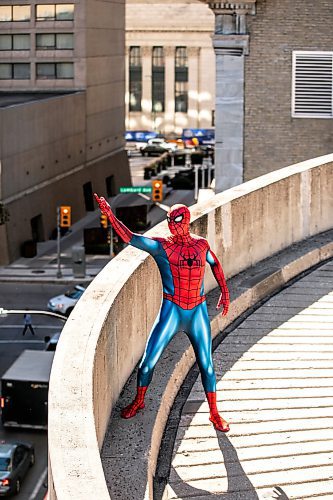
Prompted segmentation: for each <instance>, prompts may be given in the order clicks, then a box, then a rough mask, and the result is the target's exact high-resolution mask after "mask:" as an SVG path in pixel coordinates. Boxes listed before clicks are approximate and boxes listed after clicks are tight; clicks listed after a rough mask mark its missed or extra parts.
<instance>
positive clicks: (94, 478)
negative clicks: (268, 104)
mask: <svg viewBox="0 0 333 500" xmlns="http://www.w3.org/2000/svg"><path fill="white" fill-rule="evenodd" d="M332 184H333V155H328V156H326V157H321V158H317V159H314V160H309V161H307V162H303V163H300V164H298V165H293V166H291V167H287V168H285V169H281V170H279V171H276V172H272V173H271V174H267V175H265V176H262V177H260V178H258V179H254V180H252V181H250V182H247V183H245V184H242V185H241V186H237V187H235V188H232V189H230V190H228V191H225V192H223V193H220V194H218V195H216V196H215V197H214V198H213V199H211V200H209V201H208V202H206V203H204V204H202V205H200V206H199V205H196V206H194V207H192V209H191V213H192V219H193V223H192V231H193V232H195V233H197V234H200V235H202V236H205V237H207V238H208V240H209V242H210V244H211V247H212V248H213V249H214V251H215V252H216V253H217V255H218V257H219V258H220V259H221V260H222V262H223V266H224V269H225V272H226V276H227V277H228V278H230V277H232V276H235V275H237V274H239V273H241V272H242V271H244V270H245V269H248V268H250V267H252V266H254V265H255V264H256V263H258V262H260V261H262V260H263V259H265V258H267V257H269V256H271V255H273V254H275V253H277V252H279V251H281V250H282V249H284V248H287V247H289V246H290V245H292V244H294V243H295V242H299V241H301V240H304V239H306V238H308V237H311V236H313V235H316V234H318V233H321V232H323V231H327V230H328V229H330V228H331V227H332V216H331V214H332V213H333V199H332V191H333V186H332ZM148 234H154V235H161V236H163V235H165V234H167V227H166V224H165V223H162V224H160V225H159V226H158V227H157V228H154V229H153V230H151V231H149V233H148ZM325 251H326V252H329V250H328V249H326V250H325ZM302 265H303V266H304V265H305V263H304V262H303V264H300V266H302ZM285 272H286V273H287V274H288V272H289V273H292V272H293V271H292V270H289V271H288V270H286V271H285ZM286 276H287V275H286ZM207 278H208V279H207V282H206V290H207V291H209V290H211V289H213V287H214V286H215V283H214V280H213V276H212V274H211V273H210V274H208V276H207ZM279 279H280V278H279V276H278V275H277V276H275V280H276V281H277V282H278V280H279ZM262 286H263V285H262ZM264 289H265V287H263V290H264ZM256 293H257V294H259V291H257V292H256ZM160 297H161V287H160V279H159V276H158V270H157V267H156V266H155V264H154V262H153V261H152V259H151V258H150V257H147V256H146V255H145V254H144V253H143V252H139V251H137V250H135V249H132V248H127V249H126V250H125V251H123V252H121V254H120V255H119V256H118V257H117V258H115V259H113V260H112V261H111V262H110V263H109V264H108V265H107V266H106V267H105V268H104V269H103V270H102V271H101V273H99V275H98V276H97V277H96V278H95V279H94V281H93V282H92V283H91V284H90V286H89V287H88V290H87V291H86V292H85V294H84V295H83V297H82V299H81V300H80V301H79V303H78V305H77V306H76V307H75V309H74V312H73V313H72V315H71V317H70V318H69V321H68V322H67V323H66V326H65V328H64V331H63V335H62V336H61V340H60V342H59V346H58V349H57V352H56V356H55V359H54V364H53V368H52V373H51V379H50V391H49V460H50V468H49V478H50V479H49V491H50V498H51V499H54V498H58V499H59V500H62V499H64V500H67V499H68V498H78V499H80V500H84V499H87V500H88V499H89V500H90V498H96V497H97V496H98V497H99V498H100V500H102V499H107V498H109V490H108V488H107V485H106V480H105V477H104V472H103V468H102V463H101V458H100V453H99V449H100V448H101V447H102V444H103V439H104V436H105V432H106V428H107V425H108V421H109V418H110V414H111V410H112V408H113V407H114V406H115V404H116V402H117V400H118V397H119V394H120V392H121V390H122V388H123V387H124V385H125V383H126V381H127V379H128V377H129V376H130V374H131V373H132V371H133V369H134V367H135V366H136V364H137V363H138V361H139V359H140V357H141V355H142V352H143V349H144V346H145V342H146V339H147V335H148V333H149V331H150V328H151V326H152V323H153V320H154V318H155V316H156V314H157V312H158V309H159V305H160ZM242 300H243V301H244V303H246V302H247V301H251V300H255V294H254V295H253V294H250V293H249V292H248V291H244V297H243V299H242ZM234 307H235V310H234V312H232V313H231V314H230V318H229V319H228V321H229V320H231V319H232V318H233V315H234V314H237V312H238V309H239V310H241V307H242V305H241V303H239V305H236V304H235V306H234ZM214 321H215V323H214ZM214 321H213V330H214V332H216V331H217V330H219V329H220V328H222V327H224V326H226V325H227V323H223V322H222V321H221V320H220V319H219V318H217V319H215V320H214ZM176 338H177V337H176ZM184 357H185V358H186V359H184V361H181V362H180V364H179V365H177V366H176V370H175V372H174V373H175V375H174V378H173V379H172V380H173V382H172V384H174V386H175V387H179V380H180V379H178V377H181V374H182V372H183V370H184V368H183V366H185V365H187V366H190V365H191V363H192V361H191V358H190V355H186V354H184ZM187 358H188V359H187ZM184 363H185V365H184ZM177 370H178V372H177ZM177 384H178V385H177ZM173 392H174V390H173V389H172V391H171V392H170V393H169V391H167V392H166V394H169V396H166V398H165V401H164V403H163V405H165V406H164V408H165V412H167V410H168V408H170V406H171V403H172V399H173ZM151 393H152V395H153V392H151ZM162 413H163V412H162ZM144 415H145V419H148V420H149V417H148V414H147V412H146V413H145V414H144ZM160 418H161V423H158V424H156V427H155V424H154V426H153V427H154V430H153V437H156V439H157V440H158V436H159V435H161V433H162V431H163V426H164V423H163V422H164V421H165V420H166V416H165V415H164V413H163V415H161V414H160V413H159V415H158V419H160ZM152 419H154V417H153V416H152ZM148 420H147V421H148ZM154 421H155V420H154ZM135 424H136V425H137V423H135ZM155 455H156V453H155V452H154V451H152V453H151V457H150V459H149V471H150V472H149V481H148V483H147V484H148V486H149V488H148V491H147V493H146V494H148V495H149V496H150V497H151V495H152V490H151V486H152V485H151V479H150V478H151V477H152V475H153V471H154V466H155V465H154V464H155V463H156V459H155ZM138 456H139V457H140V453H138ZM130 474H131V472H130ZM131 477H132V476H131ZM128 498H131V497H128ZM132 498H135V499H136V498H139V497H136V496H134V497H132Z"/></svg>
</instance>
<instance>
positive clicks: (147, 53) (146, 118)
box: [141, 47, 153, 130]
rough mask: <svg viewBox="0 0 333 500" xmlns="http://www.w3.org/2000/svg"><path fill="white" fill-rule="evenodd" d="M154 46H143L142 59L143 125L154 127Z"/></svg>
mask: <svg viewBox="0 0 333 500" xmlns="http://www.w3.org/2000/svg"><path fill="white" fill-rule="evenodd" d="M151 58H152V47H142V48H141V60H142V102H141V103H142V126H143V127H145V128H149V129H151V130H152V129H153V120H152V95H151V84H152V70H151V66H152V59H151Z"/></svg>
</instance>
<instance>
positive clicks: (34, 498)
mask: <svg viewBox="0 0 333 500" xmlns="http://www.w3.org/2000/svg"><path fill="white" fill-rule="evenodd" d="M46 474H47V467H46V468H45V470H44V471H43V474H42V475H41V476H40V478H39V481H38V482H37V484H36V486H35V488H34V491H33V492H32V493H31V495H30V497H29V500H36V497H37V493H38V492H39V490H40V488H41V486H42V484H43V482H44V481H45V478H46Z"/></svg>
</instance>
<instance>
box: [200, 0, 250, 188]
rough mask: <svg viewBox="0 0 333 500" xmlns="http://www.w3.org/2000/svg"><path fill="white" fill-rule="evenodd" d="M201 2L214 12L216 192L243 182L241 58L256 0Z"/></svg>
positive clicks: (245, 45)
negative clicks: (249, 15) (248, 23)
mask: <svg viewBox="0 0 333 500" xmlns="http://www.w3.org/2000/svg"><path fill="white" fill-rule="evenodd" d="M202 1H204V2H205V3H207V4H208V6H209V8H210V9H212V11H213V12H214V14H215V34H214V36H213V37H212V39H213V47H214V51H215V55H216V102H215V191H216V192H217V193H219V192H221V191H224V190H225V189H229V188H231V187H233V186H237V185H238V184H241V183H242V182H243V148H244V144H243V143H244V84H245V82H244V60H245V56H246V55H247V54H248V50H249V36H248V35H247V34H246V33H247V27H246V18H247V15H248V14H252V15H254V14H255V3H256V0H246V2H245V1H239V2H237V3H228V2H216V3H214V2H211V0H202Z"/></svg>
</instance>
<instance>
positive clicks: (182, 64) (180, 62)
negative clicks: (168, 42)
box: [175, 47, 187, 68]
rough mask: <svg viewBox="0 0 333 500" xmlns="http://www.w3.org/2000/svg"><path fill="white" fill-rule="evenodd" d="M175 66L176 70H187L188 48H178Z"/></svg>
mask: <svg viewBox="0 0 333 500" xmlns="http://www.w3.org/2000/svg"><path fill="white" fill-rule="evenodd" d="M175 64H176V68H186V67H187V51H186V47H176V54H175Z"/></svg>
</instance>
